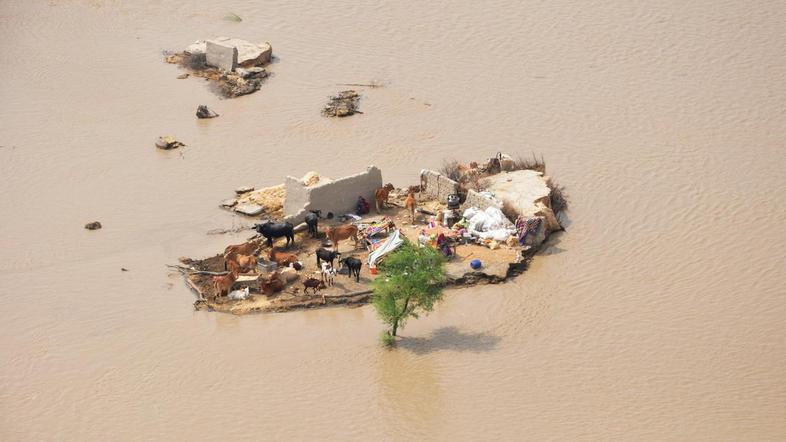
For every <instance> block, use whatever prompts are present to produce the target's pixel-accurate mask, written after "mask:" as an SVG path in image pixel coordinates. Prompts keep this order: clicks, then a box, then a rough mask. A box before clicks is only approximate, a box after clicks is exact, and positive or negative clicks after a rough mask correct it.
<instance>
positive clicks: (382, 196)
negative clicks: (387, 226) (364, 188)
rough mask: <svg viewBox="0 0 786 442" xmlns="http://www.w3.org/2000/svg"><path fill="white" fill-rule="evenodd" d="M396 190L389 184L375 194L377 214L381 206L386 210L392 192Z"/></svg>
mask: <svg viewBox="0 0 786 442" xmlns="http://www.w3.org/2000/svg"><path fill="white" fill-rule="evenodd" d="M393 189H395V187H393V185H392V184H390V183H387V184H385V185H384V186H382V187H380V188H379V189H377V190H376V191H375V192H374V202H375V203H376V205H377V213H379V211H380V206H381V207H382V208H383V209H384V208H385V206H386V205H387V204H388V196H389V195H390V192H391V191H392V190H393Z"/></svg>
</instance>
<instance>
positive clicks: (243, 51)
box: [164, 37, 273, 98]
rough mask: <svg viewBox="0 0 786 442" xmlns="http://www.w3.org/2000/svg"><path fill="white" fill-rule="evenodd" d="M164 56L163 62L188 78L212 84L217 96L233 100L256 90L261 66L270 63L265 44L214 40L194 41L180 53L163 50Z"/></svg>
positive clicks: (263, 73)
mask: <svg viewBox="0 0 786 442" xmlns="http://www.w3.org/2000/svg"><path fill="white" fill-rule="evenodd" d="M164 56H165V60H166V62H167V63H171V64H177V65H180V66H181V67H182V68H184V69H187V70H188V71H189V72H188V74H189V75H190V76H192V77H201V78H205V79H207V80H210V81H211V82H214V84H215V86H216V87H215V90H216V91H217V92H218V93H219V94H220V95H222V96H224V97H227V98H233V97H238V96H241V95H246V94H250V93H252V92H255V91H257V90H259V88H260V86H261V85H262V81H263V80H264V79H265V78H267V76H268V73H267V71H266V70H265V69H264V68H262V67H261V66H262V65H264V64H267V63H270V60H271V58H272V56H273V47H272V46H271V45H270V43H268V42H264V43H252V42H250V41H246V40H241V39H239V38H230V37H216V38H214V39H212V40H197V41H196V42H194V43H192V44H190V45H189V46H188V47H186V48H185V50H183V51H182V52H177V53H173V52H169V51H165V52H164ZM184 75H185V74H184ZM181 77H182V78H186V77H183V76H182V75H181V76H180V77H178V78H181Z"/></svg>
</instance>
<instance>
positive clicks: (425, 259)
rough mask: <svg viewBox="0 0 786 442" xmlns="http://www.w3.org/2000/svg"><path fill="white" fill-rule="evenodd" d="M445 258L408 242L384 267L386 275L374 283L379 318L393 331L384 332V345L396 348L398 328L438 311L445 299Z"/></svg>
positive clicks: (392, 254)
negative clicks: (437, 304)
mask: <svg viewBox="0 0 786 442" xmlns="http://www.w3.org/2000/svg"><path fill="white" fill-rule="evenodd" d="M444 262H445V257H444V256H443V255H442V253H441V252H439V251H438V250H436V249H433V248H431V247H418V246H416V245H413V244H412V243H410V242H405V243H404V244H403V245H402V246H401V247H400V248H399V249H398V250H396V251H395V252H393V253H391V254H390V255H389V256H387V257H386V258H385V261H384V262H383V263H382V264H381V265H380V270H382V275H380V277H378V278H376V279H375V280H374V282H373V283H372V286H373V288H374V295H373V296H372V302H373V304H374V308H375V309H376V310H377V315H378V316H379V318H380V319H381V320H382V322H384V323H385V324H386V325H388V326H389V327H390V328H389V329H388V330H386V331H385V332H383V334H382V337H381V341H382V343H383V344H384V345H388V346H390V345H393V344H394V343H395V337H396V334H397V333H398V329H399V328H400V327H403V326H404V325H405V324H406V322H407V319H409V318H418V317H419V315H420V314H421V313H428V312H430V311H432V310H433V309H434V304H435V303H436V302H437V301H439V300H440V299H442V289H443V286H444V284H445V269H444Z"/></svg>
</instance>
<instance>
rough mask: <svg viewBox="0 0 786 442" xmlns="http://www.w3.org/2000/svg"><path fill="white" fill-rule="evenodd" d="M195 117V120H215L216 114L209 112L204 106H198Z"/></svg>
mask: <svg viewBox="0 0 786 442" xmlns="http://www.w3.org/2000/svg"><path fill="white" fill-rule="evenodd" d="M186 75H188V74H186ZM196 116H197V118H216V117H217V116H218V114H217V113H215V112H213V111H212V110H210V108H208V107H207V106H205V105H204V104H200V105H199V107H197V111H196Z"/></svg>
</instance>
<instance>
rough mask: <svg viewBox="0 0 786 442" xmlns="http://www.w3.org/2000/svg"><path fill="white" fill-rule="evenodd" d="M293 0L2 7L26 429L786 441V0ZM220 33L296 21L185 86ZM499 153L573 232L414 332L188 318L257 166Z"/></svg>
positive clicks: (15, 327)
mask: <svg viewBox="0 0 786 442" xmlns="http://www.w3.org/2000/svg"><path fill="white" fill-rule="evenodd" d="M293 3H294V2H282V1H276V0H274V1H269V2H258V1H235V2H228V1H223V0H217V1H211V2H196V1H184V2H167V3H166V4H163V3H162V2H154V1H138V2H111V1H101V0H90V1H87V0H84V1H74V2H66V1H59V0H52V1H27V2H22V1H7V2H2V3H1V4H0V77H1V78H2V81H0V121H2V123H1V124H0V146H2V147H0V177H2V179H0V208H1V210H0V226H1V227H2V228H1V229H0V309H1V310H2V312H3V320H2V322H0V335H2V339H0V356H1V357H0V439H3V440H9V441H10V440H41V439H54V440H107V439H112V440H118V439H120V440H141V439H147V440H150V439H157V440H172V439H224V438H232V439H236V438H248V439H301V440H303V439H312V440H313V439H340V440H347V439H355V440H394V439H409V440H418V439H442V440H451V439H473V440H488V439H508V440H513V439H516V440H520V439H531V440H555V439H556V440H609V439H614V440H620V439H623V440H647V439H649V440H697V439H706V440H718V439H724V440H783V439H784V438H786V374H784V373H786V371H784V367H786V326H784V318H785V317H786V289H785V288H784V287H786V246H784V244H786V228H784V225H786V150H785V148H784V142H785V141H786V138H784V128H786V86H784V85H786V81H785V80H786V70H784V66H786V32H784V31H785V28H784V17H785V16H786V3H784V2H770V1H751V2H740V1H737V2H733V1H718V0H713V1H706V0H697V1H693V2H683V1H663V2H628V1H609V2H596V1H590V2H585V1H578V0H572V1H557V2H535V1H524V2H516V1H492V2H462V3H461V4H457V3H441V2H436V3H435V2H378V1H372V2H345V1H338V2H336V1H325V2H310V3H309V4H305V3H304V4H300V5H296V4H293ZM230 11H231V12H234V13H236V14H237V15H239V16H240V17H242V21H241V22H234V21H228V20H224V19H223V17H224V16H225V15H227V14H228V13H229V12H230ZM212 35H230V36H237V37H240V38H245V39H250V40H262V41H270V42H271V43H272V44H273V48H274V53H275V54H276V56H277V60H276V61H275V63H273V64H272V65H271V66H270V68H269V71H270V72H271V73H272V76H271V78H269V79H268V80H267V82H266V83H265V84H264V85H263V86H262V89H261V90H260V91H258V92H257V93H255V94H253V95H250V96H246V97H241V98H238V99H234V100H221V99H219V98H218V97H217V96H215V95H213V94H212V93H211V92H210V90H209V88H208V87H207V85H206V84H205V82H204V81H202V80H199V79H196V78H188V79H185V80H178V79H176V77H177V76H178V75H179V74H180V73H181V71H179V70H178V69H177V68H176V67H175V66H172V65H168V64H166V63H164V62H163V57H162V55H161V51H162V50H163V49H180V48H182V47H184V46H185V45H186V44H188V43H190V42H191V41H193V40H196V39H198V38H204V37H209V36H212ZM370 81H379V82H382V83H384V84H385V87H382V88H376V89H362V88H359V89H361V90H362V94H363V101H362V109H363V111H364V115H356V116H353V117H350V118H345V119H328V118H323V117H322V116H321V115H320V110H321V108H322V106H323V104H324V102H325V100H326V97H327V96H329V95H331V94H333V93H335V91H336V90H339V89H340V88H341V86H337V84H338V83H366V82H370ZM199 104H205V105H208V106H209V107H210V108H211V109H214V110H215V111H216V112H218V113H220V114H221V117H220V118H217V119H215V120H209V121H199V120H197V119H196V118H195V117H194V111H195V109H196V107H197V105H199ZM168 134H171V135H175V136H177V137H178V139H180V140H182V141H183V142H184V143H185V144H186V145H187V147H185V148H183V149H180V150H176V151H168V152H163V151H159V150H158V149H156V148H155V147H154V145H153V143H154V142H155V140H156V138H157V137H158V136H160V135H168ZM497 151H504V152H510V153H513V154H516V153H522V154H528V153H529V152H533V151H534V152H536V153H538V154H542V155H543V156H544V158H545V159H546V160H547V164H548V167H549V170H548V172H549V173H550V174H551V175H554V176H555V177H556V178H557V179H558V180H559V182H561V183H562V184H564V185H565V186H567V187H568V189H569V193H570V197H571V200H572V203H573V204H572V207H571V213H570V222H569V225H568V226H567V230H568V232H567V234H566V235H563V236H562V237H560V238H559V239H558V241H556V242H555V243H554V244H552V246H551V247H550V248H548V249H547V250H546V251H545V252H544V253H543V254H542V255H541V256H538V257H536V259H535V260H534V263H533V265H532V267H531V268H530V270H529V272H527V273H526V274H525V275H523V276H522V277H519V278H517V279H516V280H515V281H514V282H512V283H508V284H503V285H496V286H483V287H473V288H469V289H462V290H451V291H450V292H449V293H448V295H447V297H446V299H445V301H444V302H443V303H442V304H441V305H440V306H439V307H438V308H437V310H436V312H435V313H433V314H432V315H430V316H429V317H427V318H425V319H422V320H417V321H412V322H410V323H409V324H408V325H407V327H406V328H405V329H404V332H403V335H404V337H403V340H402V341H401V344H400V346H399V348H398V349H397V350H395V351H384V350H382V349H380V347H379V346H378V344H377V341H376V339H377V334H378V332H379V331H380V330H381V328H382V327H381V325H380V323H379V322H378V320H377V319H376V317H375V315H374V312H373V310H372V309H371V308H370V307H363V308H358V309H327V310H319V311H310V312H295V313H286V314H269V315H252V316H248V317H234V316H231V315H221V314H213V313H207V312H194V311H193V308H192V307H191V303H192V302H193V300H194V298H193V295H192V294H191V293H190V292H189V290H188V289H187V288H186V287H184V285H183V282H182V280H181V278H180V276H179V275H171V276H170V275H168V274H167V272H166V269H165V268H164V264H166V263H174V262H176V260H177V258H178V257H179V256H182V255H188V256H208V255H210V254H212V253H213V252H214V251H215V250H220V249H221V248H223V246H224V245H225V244H227V243H230V242H237V241H239V240H241V239H242V238H244V235H242V234H237V235H214V236H208V235H206V234H205V232H207V231H208V230H210V229H214V228H228V227H232V226H233V225H237V224H239V223H240V222H241V221H243V220H241V219H239V218H234V217H233V215H231V214H228V213H227V212H225V211H222V210H220V209H218V208H217V207H216V206H217V203H218V202H219V201H220V200H222V199H224V198H226V197H227V195H228V194H230V193H231V190H232V189H234V188H235V187H237V186H239V185H244V184H250V185H256V186H264V185H272V184H276V183H279V182H280V181H281V179H282V175H284V174H292V175H295V176H299V175H302V174H303V173H305V172H307V171H309V170H319V171H320V172H322V173H324V174H325V175H327V176H342V175H344V174H347V173H352V172H354V171H357V170H362V168H363V167H365V166H366V165H367V164H369V163H373V164H375V165H377V166H379V167H381V168H382V170H383V174H384V178H385V181H392V182H394V183H410V182H416V180H417V169H418V168H419V167H431V168H434V167H439V166H440V164H441V162H442V160H443V159H445V158H449V157H457V158H476V157H485V156H489V157H490V156H492V155H493V154H494V153H496V152H497ZM93 220H99V221H101V223H102V224H103V226H104V227H103V229H101V230H98V231H87V230H85V229H83V225H84V224H85V223H86V222H89V221H93ZM121 267H124V268H126V269H128V270H129V271H127V272H121V270H120V269H121Z"/></svg>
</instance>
